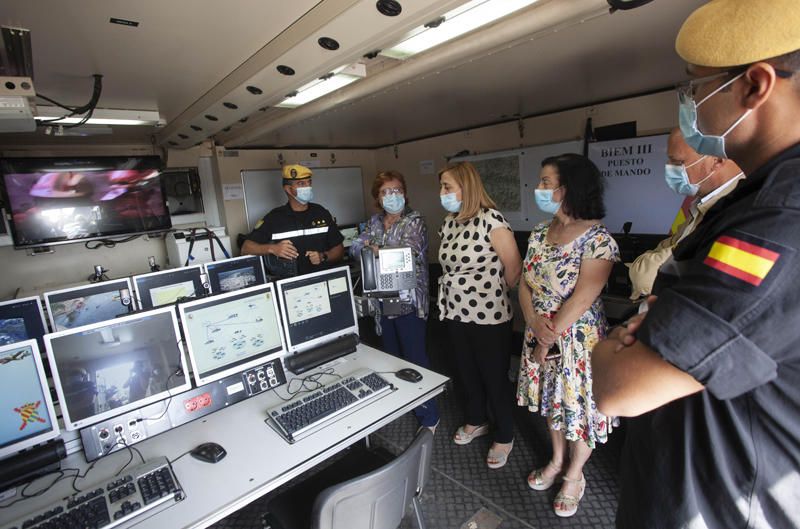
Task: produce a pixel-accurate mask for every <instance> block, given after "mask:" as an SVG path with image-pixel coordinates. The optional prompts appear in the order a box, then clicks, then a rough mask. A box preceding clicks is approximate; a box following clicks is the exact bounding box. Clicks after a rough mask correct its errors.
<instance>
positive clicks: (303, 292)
mask: <svg viewBox="0 0 800 529" xmlns="http://www.w3.org/2000/svg"><path fill="white" fill-rule="evenodd" d="M276 286H277V288H278V299H279V301H280V305H281V316H282V319H283V328H284V329H286V344H287V347H288V349H289V352H292V353H294V352H298V351H305V350H307V349H310V348H312V347H315V346H317V345H321V344H323V343H326V342H329V341H332V340H335V339H336V338H339V337H342V336H345V335H348V334H358V320H357V319H356V309H355V304H354V303H353V285H352V283H351V282H350V268H349V267H347V266H341V267H339V268H332V269H330V270H324V271H322V272H314V273H313V274H307V275H304V276H298V277H293V278H290V279H284V280H281V281H278V282H277V283H276Z"/></svg>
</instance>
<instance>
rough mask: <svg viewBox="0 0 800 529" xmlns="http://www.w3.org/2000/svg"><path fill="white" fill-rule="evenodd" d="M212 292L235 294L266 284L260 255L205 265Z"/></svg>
mask: <svg viewBox="0 0 800 529" xmlns="http://www.w3.org/2000/svg"><path fill="white" fill-rule="evenodd" d="M205 267H206V274H207V275H208V284H209V286H210V287H211V292H212V293H214V294H219V293H220V292H233V291H234V290H239V289H242V288H247V287H252V286H255V285H263V284H264V283H266V276H265V275H264V263H263V262H262V261H261V257H260V256H258V255H245V256H243V257H234V258H232V259H225V260H224V261H213V262H210V263H206V264H205Z"/></svg>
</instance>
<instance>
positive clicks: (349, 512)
mask: <svg viewBox="0 0 800 529" xmlns="http://www.w3.org/2000/svg"><path fill="white" fill-rule="evenodd" d="M432 452H433V434H432V433H431V432H430V430H428V429H427V428H421V429H420V432H419V433H418V434H417V436H416V437H415V438H414V440H413V441H412V442H411V444H410V445H409V446H408V448H406V449H405V451H404V452H403V453H402V454H400V455H399V456H397V457H396V458H394V459H392V460H390V461H389V462H388V463H384V464H383V465H382V466H380V467H378V468H376V469H374V470H371V471H369V472H367V473H365V474H362V475H359V476H357V477H354V478H352V479H349V480H347V481H344V482H341V483H337V484H335V485H331V486H329V487H327V488H325V489H324V490H322V491H321V492H319V493H318V494H317V495H316V496H315V497H314V496H312V497H308V496H307V495H305V494H298V493H292V492H291V491H289V492H288V493H287V494H282V495H281V496H283V497H281V496H279V497H278V498H275V499H274V500H272V501H270V503H269V506H268V510H269V511H270V514H269V515H268V516H269V522H270V523H269V524H267V526H268V527H272V528H273V529H279V528H280V529H309V525H307V524H308V523H309V520H307V519H305V518H303V517H301V516H299V513H302V512H306V513H309V509H308V508H307V506H303V505H301V504H299V503H302V502H303V501H306V502H309V503H310V501H311V500H313V506H312V508H311V509H310V527H311V528H312V529H397V528H398V527H399V526H400V522H401V521H402V520H403V518H404V517H405V513H406V509H407V508H408V506H409V504H411V505H412V506H413V508H414V515H415V519H416V524H417V527H418V528H419V529H425V522H424V520H423V518H422V509H421V507H420V504H419V497H420V495H421V494H422V490H423V488H424V486H425V483H426V482H427V481H428V477H429V476H430V469H431V455H432ZM359 457H361V458H362V459H363V455H362V456H359ZM334 466H336V464H334ZM346 466H348V465H347V464H345V465H341V466H339V468H337V469H336V470H335V471H334V473H335V474H338V476H339V479H341V476H342V470H343V469H342V467H346ZM324 472H325V471H323V473H324ZM321 479H322V480H323V481H324V480H325V477H323V478H321ZM309 481H311V482H317V481H318V478H317V476H311V477H310V478H309ZM300 487H301V488H302V485H300ZM298 496H299V497H298ZM304 496H305V497H304Z"/></svg>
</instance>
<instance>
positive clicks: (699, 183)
mask: <svg viewBox="0 0 800 529" xmlns="http://www.w3.org/2000/svg"><path fill="white" fill-rule="evenodd" d="M716 172H717V170H716V169H714V170H713V171H711V172H710V173H708V176H706V177H705V178H703V179H702V180H700V181H699V182H697V183H696V184H695V185H696V186H697V187H700V185H701V184H702V183H703V182H705V181H706V180H708V179H709V178H711V175H713V174H714V173H716Z"/></svg>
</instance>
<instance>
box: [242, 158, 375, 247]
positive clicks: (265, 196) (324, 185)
mask: <svg viewBox="0 0 800 529" xmlns="http://www.w3.org/2000/svg"><path fill="white" fill-rule="evenodd" d="M312 170H313V172H314V175H313V176H312V179H313V181H312V184H313V188H314V200H313V202H314V203H316V204H319V205H321V206H323V207H324V208H325V209H327V210H328V211H330V212H331V215H333V218H334V219H335V221H336V224H338V225H340V226H341V225H344V224H357V223H359V222H363V221H364V219H365V218H366V213H365V210H364V187H363V184H362V181H361V168H360V167H315V168H314V169H312ZM281 181H282V179H281V170H280V169H258V170H247V171H242V188H243V190H244V208H245V215H246V217H247V229H248V230H249V231H252V230H253V226H255V225H256V223H257V222H258V221H259V220H261V218H262V217H264V215H266V214H267V213H269V212H270V211H271V210H272V209H274V208H276V207H278V206H282V205H284V204H286V201H287V198H286V193H284V191H283V186H282V183H281Z"/></svg>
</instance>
